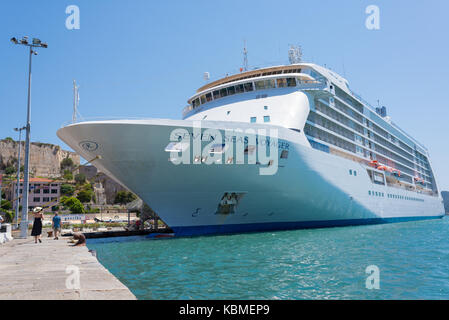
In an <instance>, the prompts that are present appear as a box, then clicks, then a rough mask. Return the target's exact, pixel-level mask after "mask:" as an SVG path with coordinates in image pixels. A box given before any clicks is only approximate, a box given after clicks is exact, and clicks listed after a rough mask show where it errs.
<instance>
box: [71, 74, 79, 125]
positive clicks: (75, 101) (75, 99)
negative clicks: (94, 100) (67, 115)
mask: <svg viewBox="0 0 449 320" xmlns="http://www.w3.org/2000/svg"><path fill="white" fill-rule="evenodd" d="M79 88H80V87H79V86H77V85H76V81H75V80H73V114H72V123H75V122H76V114H77V113H78V104H79V102H80V95H79Z"/></svg>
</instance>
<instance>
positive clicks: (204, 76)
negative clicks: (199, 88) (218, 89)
mask: <svg viewBox="0 0 449 320" xmlns="http://www.w3.org/2000/svg"><path fill="white" fill-rule="evenodd" d="M203 79H204V81H206V82H207V81H209V79H210V73H209V72H204V75H203Z"/></svg>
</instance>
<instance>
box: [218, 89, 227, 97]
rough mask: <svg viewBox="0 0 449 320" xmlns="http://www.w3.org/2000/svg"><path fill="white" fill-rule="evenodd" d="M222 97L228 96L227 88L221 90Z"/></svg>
mask: <svg viewBox="0 0 449 320" xmlns="http://www.w3.org/2000/svg"><path fill="white" fill-rule="evenodd" d="M220 95H221V96H222V97H226V96H227V95H228V91H227V90H226V88H223V89H221V90H220Z"/></svg>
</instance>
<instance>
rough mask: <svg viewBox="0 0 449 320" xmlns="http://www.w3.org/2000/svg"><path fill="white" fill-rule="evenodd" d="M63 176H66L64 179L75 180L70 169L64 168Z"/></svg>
mask: <svg viewBox="0 0 449 320" xmlns="http://www.w3.org/2000/svg"><path fill="white" fill-rule="evenodd" d="M63 178H64V180H69V181H72V180H73V174H72V173H71V172H70V170H64V175H63Z"/></svg>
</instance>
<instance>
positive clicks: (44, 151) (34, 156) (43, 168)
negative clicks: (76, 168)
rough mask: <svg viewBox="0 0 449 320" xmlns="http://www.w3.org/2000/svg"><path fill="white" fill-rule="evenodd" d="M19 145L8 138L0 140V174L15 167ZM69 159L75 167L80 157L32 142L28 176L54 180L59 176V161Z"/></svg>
mask: <svg viewBox="0 0 449 320" xmlns="http://www.w3.org/2000/svg"><path fill="white" fill-rule="evenodd" d="M24 145H25V143H24V142H23V141H22V153H21V160H20V161H21V165H23V164H24V159H25V148H24ZM18 147H19V143H18V142H17V141H14V140H12V139H10V138H7V139H3V140H0V173H5V171H6V170H7V168H8V167H10V169H9V170H11V167H16V162H17V155H18ZM67 157H69V158H71V159H72V161H73V163H74V164H75V165H79V164H80V156H79V155H77V154H76V153H74V152H70V151H66V150H62V149H61V147H60V146H57V145H53V144H49V143H40V142H32V143H31V147H30V174H31V175H32V176H39V177H48V178H56V177H58V176H60V174H61V161H62V160H63V159H65V158H67Z"/></svg>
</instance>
